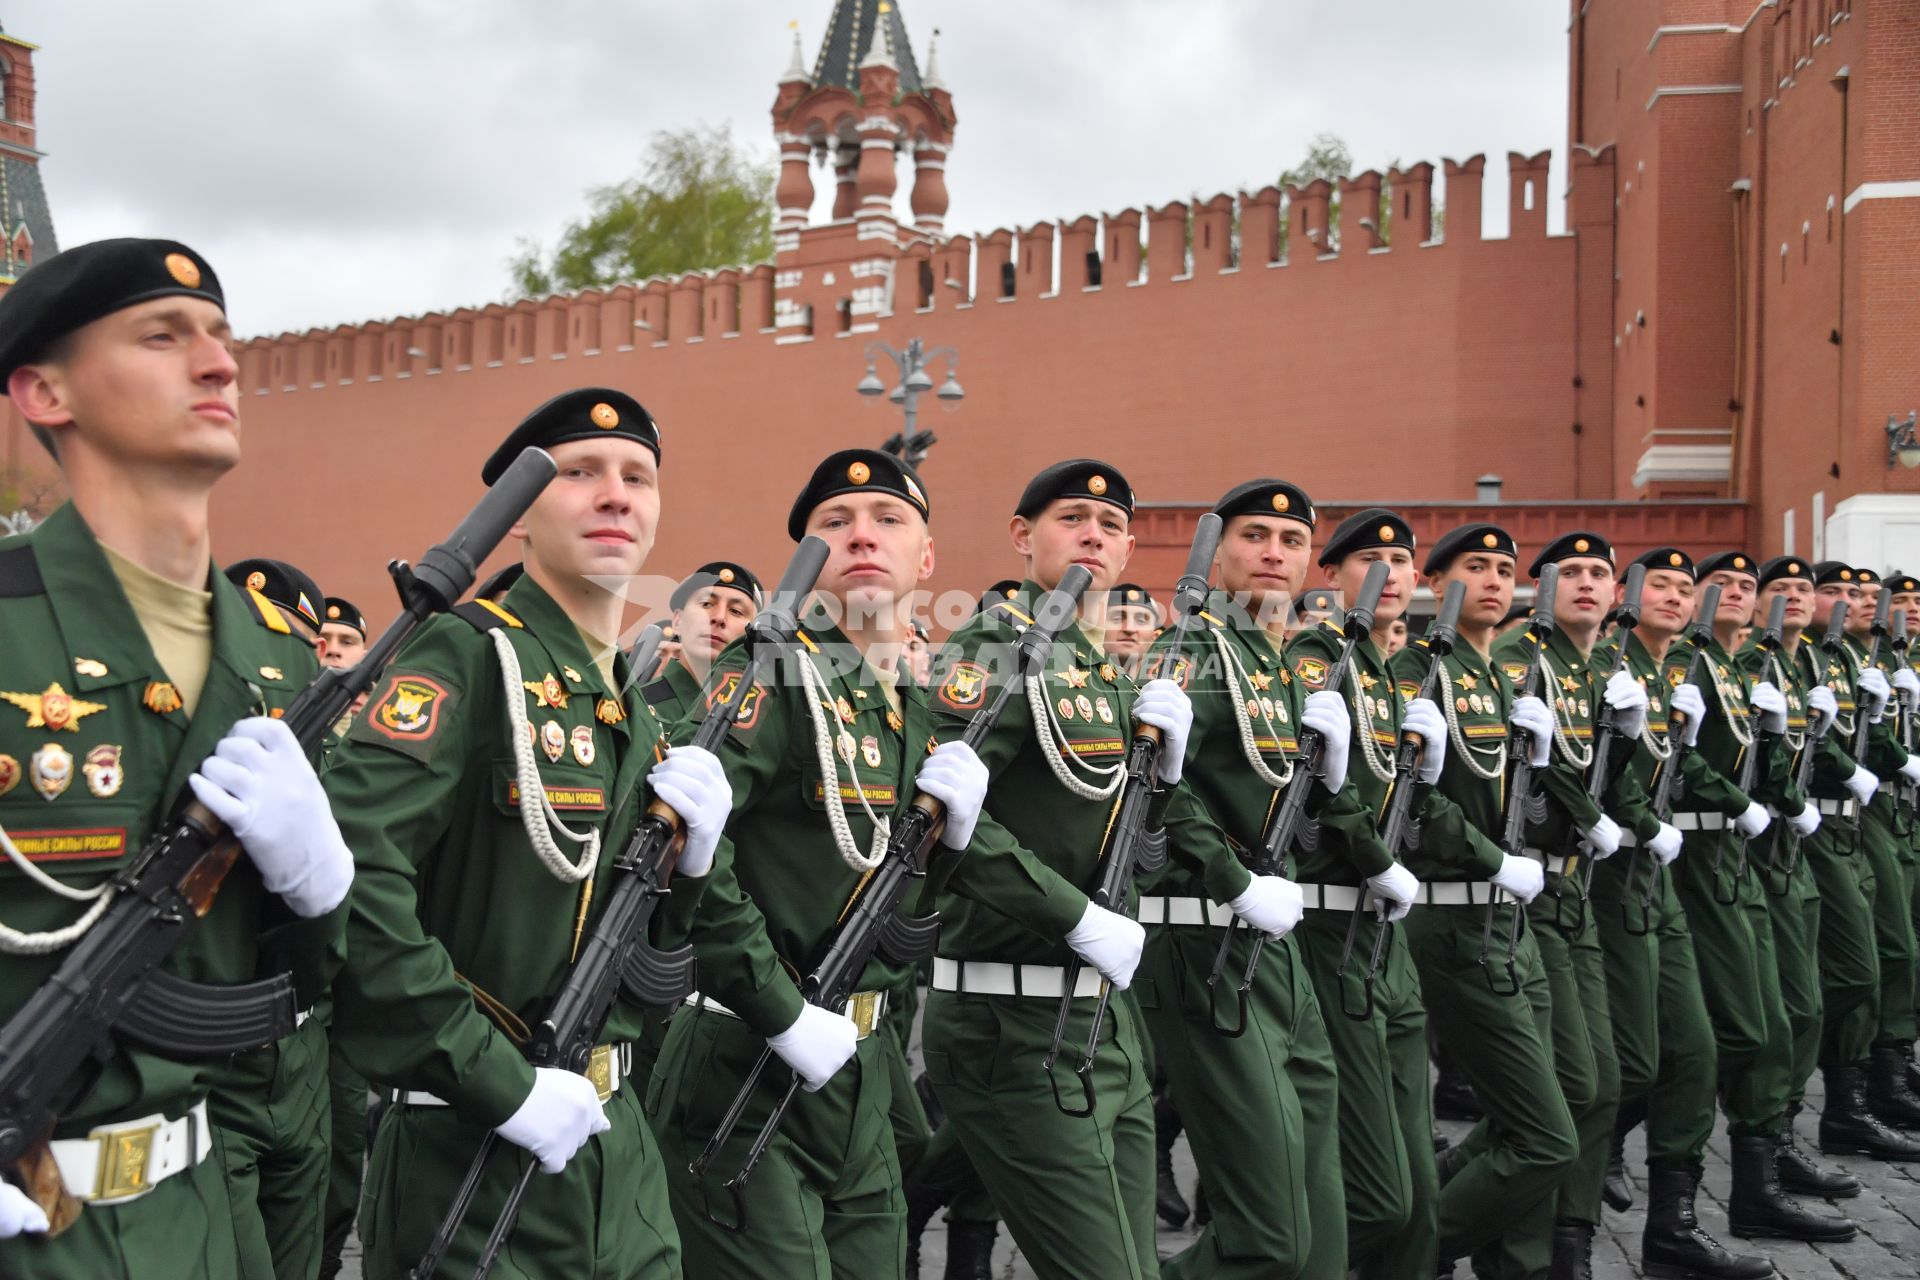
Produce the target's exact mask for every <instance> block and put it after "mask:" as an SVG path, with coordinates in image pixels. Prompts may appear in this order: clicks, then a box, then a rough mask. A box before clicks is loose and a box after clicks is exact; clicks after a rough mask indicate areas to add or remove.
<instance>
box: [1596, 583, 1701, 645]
mask: <svg viewBox="0 0 1920 1280" xmlns="http://www.w3.org/2000/svg"><path fill="white" fill-rule="evenodd" d="M1626 598H1627V588H1626V584H1625V583H1621V584H1620V585H1619V586H1617V587H1615V588H1614V592H1613V604H1614V607H1615V608H1616V609H1617V608H1619V607H1620V606H1621V605H1622V604H1624V603H1626ZM1692 618H1693V579H1692V578H1689V577H1688V576H1687V575H1686V574H1684V573H1675V572H1673V571H1672V570H1670V569H1649V570H1647V578H1646V581H1645V582H1644V583H1642V584H1641V587H1640V625H1641V627H1642V628H1644V629H1645V630H1647V631H1649V632H1651V633H1652V634H1654V635H1656V636H1677V635H1679V634H1680V633H1681V632H1682V631H1684V630H1686V628H1687V623H1688V622H1689V621H1690V620H1691V619H1692Z"/></svg>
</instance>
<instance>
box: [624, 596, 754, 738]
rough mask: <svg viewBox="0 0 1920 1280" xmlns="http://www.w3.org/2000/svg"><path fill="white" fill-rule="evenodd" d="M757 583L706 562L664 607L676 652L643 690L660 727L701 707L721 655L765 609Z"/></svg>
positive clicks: (670, 723)
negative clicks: (675, 639)
mask: <svg viewBox="0 0 1920 1280" xmlns="http://www.w3.org/2000/svg"><path fill="white" fill-rule="evenodd" d="M765 603H766V601H765V599H764V598H763V595H762V592H761V587H760V579H758V578H756V577H754V576H753V571H752V570H751V569H749V568H747V567H746V566H745V565H743V564H736V563H735V562H734V561H732V560H710V561H708V562H707V563H706V564H703V565H701V566H700V567H699V568H698V569H695V570H694V571H693V572H692V573H691V574H689V575H688V576H687V577H686V578H685V579H684V580H683V581H682V582H681V583H680V585H679V586H677V587H675V588H674V589H673V595H672V597H671V598H669V600H668V602H667V607H668V608H669V609H671V610H672V611H673V616H672V618H671V619H670V623H669V625H671V626H672V628H673V632H674V634H675V635H676V636H678V637H679V638H680V644H679V646H678V647H679V652H678V653H677V654H675V655H674V657H673V660H672V661H670V662H667V663H665V664H664V665H662V667H661V668H660V674H659V675H658V676H656V677H654V679H653V681H652V682H651V683H649V684H647V685H646V686H645V688H644V695H643V696H645V698H646V700H647V705H649V706H651V707H652V708H653V713H654V714H655V715H656V716H658V717H660V722H661V723H662V724H668V725H672V724H678V723H679V722H680V721H681V720H682V719H684V718H685V717H686V715H687V713H688V712H689V711H691V710H692V709H693V708H695V707H697V706H700V705H701V698H700V686H701V685H702V684H704V683H705V682H706V678H707V673H708V672H709V671H711V670H712V669H713V660H714V659H715V658H717V657H719V656H720V653H721V651H722V650H724V649H725V648H726V647H727V646H728V645H730V644H732V643H733V642H734V641H735V640H738V639H739V638H740V637H741V636H742V635H744V634H745V633H746V630H747V627H748V625H749V624H750V623H752V621H753V620H754V618H755V617H756V616H758V614H759V612H760V606H761V605H763V604H765Z"/></svg>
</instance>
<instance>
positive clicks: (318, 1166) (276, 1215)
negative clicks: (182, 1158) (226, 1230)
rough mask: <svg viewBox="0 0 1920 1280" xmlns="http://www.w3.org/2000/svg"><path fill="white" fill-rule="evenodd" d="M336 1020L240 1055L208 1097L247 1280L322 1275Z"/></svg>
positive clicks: (320, 1019) (320, 1017)
mask: <svg viewBox="0 0 1920 1280" xmlns="http://www.w3.org/2000/svg"><path fill="white" fill-rule="evenodd" d="M328 1026H329V1019H328V1018H327V1017H326V1016H325V1015H324V1014H323V1013H317V1014H315V1015H314V1016H313V1017H310V1018H308V1019H307V1020H306V1022H305V1023H304V1024H303V1025H302V1026H300V1027H299V1028H297V1029H296V1030H295V1031H294V1032H293V1034H292V1035H289V1036H287V1037H285V1038H284V1039H282V1040H280V1041H279V1042H278V1043H277V1044H273V1045H269V1046H268V1047H267V1048H265V1049H256V1050H254V1051H253V1052H251V1053H243V1054H240V1055H238V1056H237V1057H236V1058H235V1059H234V1061H233V1065H232V1067H231V1068H230V1069H229V1070H228V1071H227V1072H225V1073H224V1074H223V1076H222V1079H221V1083H220V1085H219V1086H218V1087H217V1088H215V1089H214V1091H213V1093H212V1094H211V1096H209V1097H208V1099H207V1112H208V1116H209V1118H210V1119H211V1120H212V1121H213V1158H214V1159H215V1160H216V1161H218V1162H219V1164H220V1165H221V1167H222V1168H224V1169H225V1170H226V1175H227V1195H228V1199H229V1200H230V1201H231V1204H232V1216H233V1234H234V1242H235V1247H236V1249H237V1250H238V1252H239V1255H240V1270H239V1275H240V1277H241V1280H276V1277H277V1278H278V1280H316V1277H318V1276H319V1274H320V1254H321V1241H322V1240H323V1239H324V1237H325V1235H326V1197H327V1180H328V1177H329V1175H330V1174H331V1172H332V1163H331V1155H330V1153H329V1150H328V1148H329V1137H330V1135H331V1133H332V1129H333V1120H332V1114H333V1089H332V1086H331V1084H330V1083H329V1076H328V1041H329V1039H330V1037H329V1036H328V1034H327V1028H328Z"/></svg>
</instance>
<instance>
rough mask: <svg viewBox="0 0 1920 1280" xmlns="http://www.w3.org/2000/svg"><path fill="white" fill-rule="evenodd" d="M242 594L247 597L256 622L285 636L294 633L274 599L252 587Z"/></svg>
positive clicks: (248, 605)
mask: <svg viewBox="0 0 1920 1280" xmlns="http://www.w3.org/2000/svg"><path fill="white" fill-rule="evenodd" d="M242 594H243V596H244V598H245V599H246V602H247V607H248V608H249V609H252V610H253V618H254V621H255V622H258V623H259V624H260V625H261V626H263V627H265V628H266V629H267V630H269V631H273V632H276V633H278V634H280V635H283V636H287V635H292V634H293V628H292V627H290V626H288V625H287V620H286V618H284V617H282V616H281V614H280V607H279V606H278V605H276V604H274V602H273V601H271V600H269V599H267V598H266V597H265V596H263V595H261V594H260V593H259V592H258V591H255V590H254V589H253V588H251V587H248V588H246V589H245V591H244V592H243V593H242Z"/></svg>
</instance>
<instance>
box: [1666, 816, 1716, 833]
mask: <svg viewBox="0 0 1920 1280" xmlns="http://www.w3.org/2000/svg"><path fill="white" fill-rule="evenodd" d="M1673 826H1674V829H1675V830H1676V831H1725V830H1726V829H1727V815H1726V814H1724V813H1676V814H1674V815H1673Z"/></svg>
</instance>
